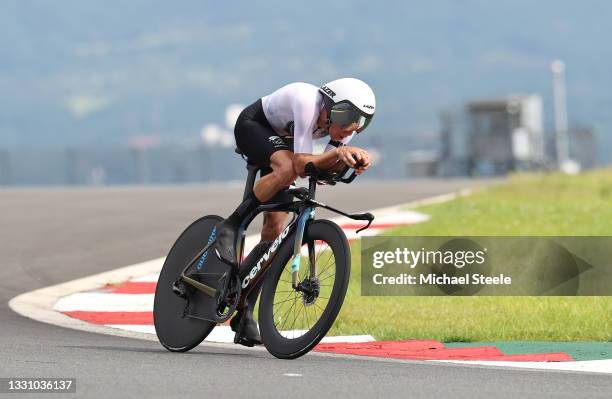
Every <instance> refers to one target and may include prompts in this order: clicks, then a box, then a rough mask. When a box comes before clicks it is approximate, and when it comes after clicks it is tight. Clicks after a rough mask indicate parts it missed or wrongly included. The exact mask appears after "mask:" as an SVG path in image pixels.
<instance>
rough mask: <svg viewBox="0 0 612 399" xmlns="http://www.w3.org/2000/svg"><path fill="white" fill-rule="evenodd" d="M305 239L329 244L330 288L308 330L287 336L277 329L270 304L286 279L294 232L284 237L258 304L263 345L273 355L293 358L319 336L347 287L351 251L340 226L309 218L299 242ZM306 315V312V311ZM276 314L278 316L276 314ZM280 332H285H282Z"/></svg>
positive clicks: (339, 306)
mask: <svg viewBox="0 0 612 399" xmlns="http://www.w3.org/2000/svg"><path fill="white" fill-rule="evenodd" d="M309 240H312V242H321V241H322V242H325V243H327V244H328V245H329V248H330V249H331V251H332V253H333V256H334V261H335V273H336V275H335V278H334V282H333V288H332V289H331V295H330V296H329V297H328V299H329V300H328V301H327V304H326V306H325V309H324V310H323V311H322V312H321V316H320V318H319V319H318V321H316V323H313V326H312V327H311V328H310V329H308V330H305V331H306V332H305V333H303V334H302V335H301V336H299V337H297V338H289V337H288V336H284V335H282V334H281V331H280V330H282V327H281V328H279V327H278V326H277V325H276V322H275V314H274V312H275V308H274V305H275V294H276V290H277V287H278V286H279V282H281V281H283V282H284V283H280V284H284V285H285V287H281V288H286V284H287V282H286V280H282V279H281V276H283V275H286V274H284V271H285V273H286V268H287V266H289V267H290V260H291V257H292V255H293V244H294V242H295V233H293V234H292V235H291V236H290V237H288V238H287V240H286V241H285V242H284V243H283V246H281V248H280V249H279V253H278V254H277V256H276V257H275V258H274V260H273V262H272V265H271V266H270V269H269V270H268V271H267V276H266V278H265V280H264V285H263V288H262V292H261V297H260V303H259V328H260V333H261V337H262V341H263V344H264V346H265V347H266V349H267V350H268V351H269V352H270V353H271V354H272V355H273V356H275V357H277V358H280V359H295V358H298V357H300V356H303V355H305V354H306V353H308V352H309V351H310V350H311V349H312V348H314V346H315V345H317V344H318V343H319V342H320V341H321V339H323V337H324V336H325V334H327V332H328V331H329V329H330V328H331V326H332V325H333V323H334V321H335V320H336V317H337V316H338V313H339V312H340V309H341V307H342V303H343V302H344V297H345V296H346V291H347V288H348V283H349V278H350V269H351V254H350V247H349V245H348V241H347V239H346V235H345V234H344V232H343V231H342V229H341V228H340V227H339V226H338V225H337V224H335V223H333V222H331V221H328V220H316V221H312V222H310V223H308V224H307V226H306V229H305V232H304V237H303V243H307V242H308V241H309ZM288 262H289V263H288ZM317 263H319V262H317ZM317 267H318V266H317ZM279 292H283V293H284V292H288V291H279ZM281 295H284V294H281ZM290 295H291V293H290ZM300 300H301V299H300ZM317 300H318V299H317ZM277 303H278V301H277ZM294 304H295V299H294ZM279 306H280V305H279ZM304 306H306V305H304ZM306 314H308V311H307V310H306ZM315 314H316V313H315ZM276 317H277V319H279V316H278V315H277V316H276ZM279 322H280V321H279ZM294 322H295V320H294ZM283 333H284V334H285V335H288V334H287V332H286V331H283Z"/></svg>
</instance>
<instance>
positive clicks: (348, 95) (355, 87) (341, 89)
mask: <svg viewBox="0 0 612 399" xmlns="http://www.w3.org/2000/svg"><path fill="white" fill-rule="evenodd" d="M319 90H320V91H321V93H323V100H324V101H325V109H326V110H327V118H328V121H327V123H328V126H329V125H330V124H331V123H332V122H333V123H335V124H337V125H339V126H340V127H345V126H349V125H350V124H352V123H357V126H358V127H357V130H356V132H357V133H359V132H362V131H363V130H364V129H365V128H366V127H367V126H368V125H369V124H370V121H372V117H373V116H374V111H375V110H376V97H374V92H373V91H372V89H371V88H370V86H368V85H367V84H365V83H364V82H362V81H361V80H359V79H354V78H343V79H337V80H333V81H331V82H329V83H326V84H324V85H323V86H321V88H320V89H319Z"/></svg>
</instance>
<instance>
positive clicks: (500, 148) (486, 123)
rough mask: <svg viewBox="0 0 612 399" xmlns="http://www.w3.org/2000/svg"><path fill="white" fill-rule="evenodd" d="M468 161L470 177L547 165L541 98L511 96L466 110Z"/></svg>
mask: <svg viewBox="0 0 612 399" xmlns="http://www.w3.org/2000/svg"><path fill="white" fill-rule="evenodd" d="M465 116H466V118H467V119H466V146H465V152H466V154H465V157H466V163H467V165H466V166H467V168H468V173H470V174H481V175H500V174H505V173H507V172H509V171H512V170H524V169H534V168H538V167H542V166H543V165H544V163H545V161H546V151H545V137H544V128H543V111H542V98H541V97H540V96H539V95H534V94H531V95H511V96H508V97H507V98H503V99H494V100H484V101H472V102H469V103H467V104H466V106H465Z"/></svg>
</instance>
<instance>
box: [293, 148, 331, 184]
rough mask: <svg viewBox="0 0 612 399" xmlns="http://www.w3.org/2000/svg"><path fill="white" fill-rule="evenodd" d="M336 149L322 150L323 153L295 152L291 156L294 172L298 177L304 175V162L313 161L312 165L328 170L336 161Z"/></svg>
mask: <svg viewBox="0 0 612 399" xmlns="http://www.w3.org/2000/svg"><path fill="white" fill-rule="evenodd" d="M337 150H338V149H337V148H335V149H334V150H332V151H327V152H324V153H323V154H317V155H313V154H301V153H298V154H295V155H294V157H293V168H294V170H295V173H297V174H298V175H299V176H300V177H304V176H305V175H306V172H305V171H304V168H305V167H306V164H307V163H309V162H312V163H314V165H315V166H316V167H317V168H319V169H323V170H329V169H331V168H333V167H334V166H335V165H336V164H337V163H338V160H339V158H338V151H337Z"/></svg>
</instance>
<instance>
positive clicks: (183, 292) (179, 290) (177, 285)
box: [172, 280, 187, 299]
mask: <svg viewBox="0 0 612 399" xmlns="http://www.w3.org/2000/svg"><path fill="white" fill-rule="evenodd" d="M172 292H173V293H174V295H176V296H178V297H179V298H183V299H186V298H187V284H185V283H184V282H183V281H181V280H176V281H175V282H174V284H172Z"/></svg>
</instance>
